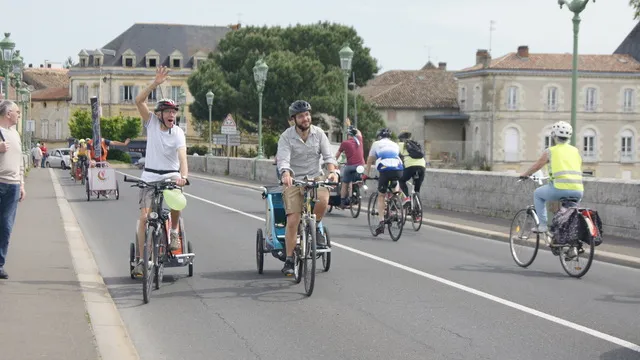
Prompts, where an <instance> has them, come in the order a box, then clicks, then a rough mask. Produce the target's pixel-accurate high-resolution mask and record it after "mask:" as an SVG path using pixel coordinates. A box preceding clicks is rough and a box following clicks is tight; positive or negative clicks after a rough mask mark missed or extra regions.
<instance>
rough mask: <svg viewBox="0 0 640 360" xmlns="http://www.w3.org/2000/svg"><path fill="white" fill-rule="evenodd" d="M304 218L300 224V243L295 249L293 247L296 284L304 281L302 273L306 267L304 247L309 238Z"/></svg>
mask: <svg viewBox="0 0 640 360" xmlns="http://www.w3.org/2000/svg"><path fill="white" fill-rule="evenodd" d="M304 222H305V221H304V219H302V220H301V221H300V225H298V240H299V243H298V244H296V247H295V249H293V279H294V280H295V282H296V284H299V283H300V281H302V274H303V268H304V262H303V258H304V257H303V256H302V249H303V247H304V244H305V242H306V240H307V233H306V232H305V231H304V227H303V226H304Z"/></svg>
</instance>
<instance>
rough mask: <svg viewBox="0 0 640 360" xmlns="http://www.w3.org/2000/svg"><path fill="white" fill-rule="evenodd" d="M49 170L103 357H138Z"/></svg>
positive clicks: (130, 359) (121, 359) (106, 359)
mask: <svg viewBox="0 0 640 360" xmlns="http://www.w3.org/2000/svg"><path fill="white" fill-rule="evenodd" d="M49 174H50V175H51V181H52V182H53V189H54V191H55V194H56V200H57V202H58V208H60V214H61V216H62V223H63V225H64V231H65V233H66V237H67V243H68V245H69V251H70V253H71V259H72V261H73V268H74V270H75V273H76V276H77V277H78V282H79V283H80V287H81V288H82V295H83V297H84V302H85V305H86V310H87V313H88V314H89V318H90V325H91V328H92V330H93V335H94V336H95V339H96V344H97V346H98V353H99V355H100V358H101V359H102V360H138V359H140V356H139V355H138V352H137V350H136V348H135V346H134V345H133V342H132V340H131V338H130V337H129V333H128V332H127V328H126V326H125V325H124V322H123V321H122V318H121V317H120V312H119V311H118V308H117V307H116V305H115V303H114V302H113V299H112V298H111V295H110V294H109V290H108V289H107V286H106V285H105V283H104V279H103V278H102V276H101V275H100V271H99V269H98V265H97V264H96V261H95V258H94V257H93V253H92V252H91V249H90V248H89V246H88V244H87V241H86V240H85V238H84V235H83V234H82V229H81V228H80V225H79V224H78V221H77V219H76V217H75V215H74V214H73V210H71V206H70V205H69V202H68V201H67V199H66V198H65V196H64V191H63V190H62V186H60V181H59V180H58V175H57V174H56V173H55V172H54V171H53V169H52V168H50V169H49Z"/></svg>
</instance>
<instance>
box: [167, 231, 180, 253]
mask: <svg viewBox="0 0 640 360" xmlns="http://www.w3.org/2000/svg"><path fill="white" fill-rule="evenodd" d="M179 237H180V236H179V235H178V230H173V229H172V230H171V235H170V236H169V238H170V240H171V243H170V244H169V249H171V250H178V249H179V248H180V244H179V243H178V240H179V239H178V238H179Z"/></svg>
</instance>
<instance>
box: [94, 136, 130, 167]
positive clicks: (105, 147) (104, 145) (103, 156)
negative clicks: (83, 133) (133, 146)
mask: <svg viewBox="0 0 640 360" xmlns="http://www.w3.org/2000/svg"><path fill="white" fill-rule="evenodd" d="M130 141H131V139H126V140H125V141H124V142H120V141H116V140H108V139H105V138H102V139H101V141H100V148H101V150H102V151H101V152H100V156H99V157H98V156H97V155H96V152H95V147H94V146H93V139H87V145H88V146H87V148H88V149H89V153H90V154H91V160H92V164H91V167H94V166H95V162H98V161H100V162H105V161H107V154H109V146H111V145H116V146H127V145H129V142H130Z"/></svg>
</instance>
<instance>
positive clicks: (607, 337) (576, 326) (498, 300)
mask: <svg viewBox="0 0 640 360" xmlns="http://www.w3.org/2000/svg"><path fill="white" fill-rule="evenodd" d="M118 172H119V171H118ZM119 173H120V174H123V175H127V176H130V177H132V178H135V179H139V178H138V177H136V176H132V175H129V174H125V173H122V172H119ZM184 194H185V195H186V196H189V197H191V198H194V199H196V200H200V201H202V202H205V203H207V204H211V205H214V206H218V207H221V208H223V209H225V210H229V211H233V212H235V213H238V214H240V215H244V216H247V217H250V218H252V219H255V220H260V221H263V222H264V221H266V220H265V219H264V218H261V217H259V216H255V215H252V214H249V213H246V212H244V211H241V210H238V209H235V208H232V207H229V206H226V205H222V204H219V203H216V202H214V201H211V200H207V199H203V198H201V197H199V196H195V195H191V194H188V193H186V192H185V193H184ZM331 245H335V246H337V247H339V248H341V249H344V250H347V251H350V252H352V253H354V254H358V255H361V256H364V257H367V258H369V259H372V260H376V261H378V262H381V263H383V264H387V265H390V266H393V267H395V268H398V269H401V270H404V271H407V272H410V273H413V274H415V275H418V276H422V277H424V278H427V279H430V280H433V281H436V282H439V283H441V284H444V285H448V286H451V287H453V288H456V289H458V290H462V291H465V292H468V293H470V294H473V295H476V296H480V297H483V298H485V299H487V300H491V301H493V302H496V303H498V304H501V305H505V306H508V307H510V308H513V309H516V310H520V311H522V312H525V313H527V314H530V315H533V316H537V317H539V318H542V319H545V320H548V321H551V322H554V323H556V324H558V325H563V326H566V327H568V328H570V329H573V330H577V331H580V332H583V333H585V334H587V335H591V336H593V337H596V338H599V339H601V340H605V341H608V342H610V343H613V344H616V345H619V346H622V347H625V348H627V349H629V350H633V351H635V352H639V353H640V345H637V344H634V343H632V342H629V341H626V340H623V339H620V338H617V337H615V336H612V335H609V334H605V333H603V332H600V331H598V330H594V329H591V328H588V327H586V326H582V325H579V324H576V323H574V322H571V321H568V320H564V319H561V318H559V317H557V316H553V315H551V314H547V313H544V312H542V311H539V310H536V309H533V308H530V307H528V306H524V305H520V304H518V303H515V302H513V301H509V300H506V299H503V298H500V297H497V296H494V295H491V294H489V293H486V292H484V291H480V290H476V289H474V288H471V287H468V286H465V285H462V284H458V283H456V282H453V281H451V280H447V279H444V278H441V277H439V276H436V275H432V274H429V273H426V272H424V271H421V270H418V269H414V268H412V267H409V266H406V265H402V264H400V263H397V262H395V261H391V260H387V259H385V258H382V257H379V256H376V255H373V254H369V253H367V252H364V251H362V250H358V249H355V248H352V247H349V246H346V245H342V244H340V243H337V242H335V241H331Z"/></svg>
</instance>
